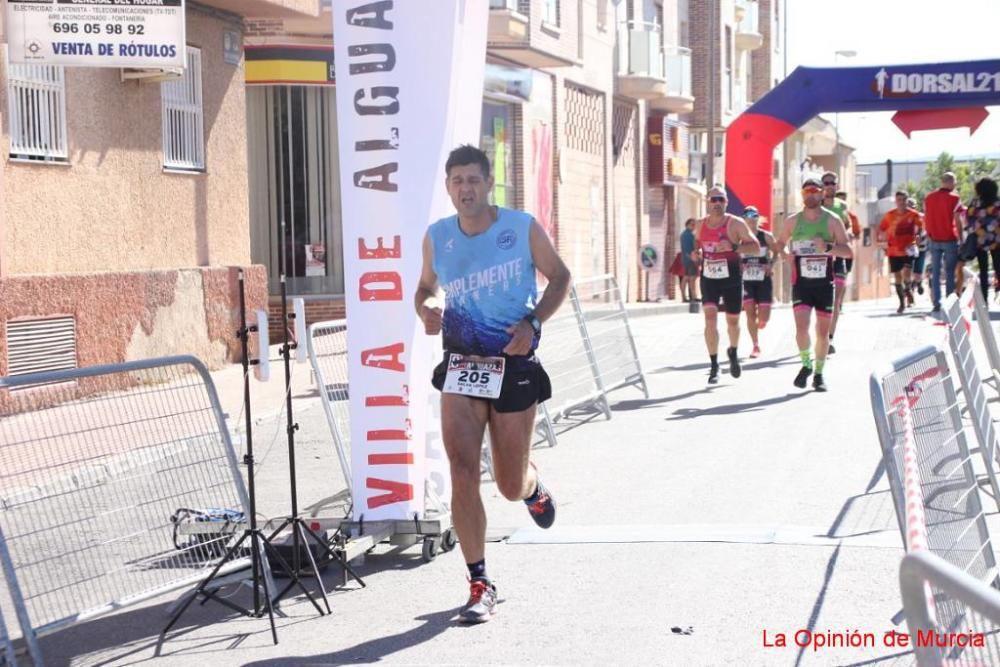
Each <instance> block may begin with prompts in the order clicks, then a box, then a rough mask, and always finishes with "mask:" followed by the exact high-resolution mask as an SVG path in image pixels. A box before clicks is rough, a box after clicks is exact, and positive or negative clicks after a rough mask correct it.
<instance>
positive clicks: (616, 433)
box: [43, 300, 944, 667]
mask: <svg viewBox="0 0 1000 667" xmlns="http://www.w3.org/2000/svg"><path fill="white" fill-rule="evenodd" d="M676 306H681V307H682V308H684V309H686V308H687V304H671V305H667V306H664V305H661V304H650V305H648V306H643V309H645V310H646V311H647V313H646V314H645V315H644V316H638V315H639V314H640V312H638V311H637V310H633V311H631V312H630V315H631V316H632V317H631V322H632V328H633V331H634V332H635V335H636V339H637V345H638V348H639V352H640V356H641V359H642V363H643V367H644V369H645V371H646V373H647V379H648V382H649V389H650V397H649V399H644V398H643V397H642V395H641V394H640V393H639V392H638V391H637V390H635V389H634V388H630V389H624V390H621V391H619V392H616V393H615V394H613V395H612V398H613V399H614V400H613V402H612V407H613V412H614V416H613V419H612V420H610V421H605V420H604V419H603V418H601V417H599V416H598V417H595V418H594V419H592V420H590V421H589V422H587V423H585V424H580V425H577V426H575V427H574V428H570V429H569V430H563V429H560V430H561V431H562V432H561V433H560V435H559V444H558V446H557V447H555V448H541V449H538V450H536V452H535V455H534V458H535V460H536V461H537V462H538V465H539V467H540V469H541V470H542V472H543V475H544V478H545V480H546V484H547V485H548V486H549V487H550V488H551V489H552V490H553V492H554V493H555V494H556V498H557V500H558V502H559V517H558V520H557V522H556V525H555V526H554V527H553V528H552V529H551V530H549V531H541V530H538V529H536V528H534V527H533V525H532V524H531V521H530V519H529V518H528V516H527V513H526V512H525V510H524V507H523V506H521V505H520V504H517V503H507V502H506V501H504V500H503V499H502V498H501V497H500V495H499V494H498V493H497V492H496V489H495V487H494V485H493V484H485V485H484V489H483V492H484V497H485V501H486V505H487V513H488V516H489V520H490V529H489V535H490V536H491V537H492V538H493V540H494V542H493V543H491V544H490V545H488V548H487V562H488V564H489V571H490V573H491V575H492V576H494V577H495V578H496V579H497V583H498V586H499V590H500V596H501V600H502V604H501V605H500V609H499V613H498V615H497V616H496V618H495V619H493V620H492V621H491V622H490V623H488V624H486V625H484V626H479V627H474V628H466V627H461V626H458V625H456V624H455V623H454V621H453V618H454V615H455V612H456V610H457V608H458V606H459V605H460V604H461V603H463V602H464V600H465V597H466V595H467V588H466V584H465V580H464V577H465V568H464V565H463V562H462V559H461V556H460V552H459V551H458V550H457V549H456V550H455V551H454V552H451V553H447V554H442V555H440V556H439V557H438V558H437V559H436V560H435V561H433V562H432V563H430V564H425V563H423V562H422V561H421V558H420V553H419V549H409V550H407V551H405V552H402V553H391V552H390V550H389V549H388V548H384V547H380V548H379V549H378V550H377V551H376V552H375V553H374V554H373V555H371V556H369V557H368V558H367V561H366V563H365V565H364V566H363V567H362V568H361V572H362V575H363V576H365V580H366V583H367V584H368V586H367V588H364V589H362V588H360V587H359V586H358V585H357V584H356V583H353V582H352V583H351V584H349V585H348V586H347V587H343V588H342V587H339V579H340V576H339V572H338V571H334V570H333V569H332V568H331V569H330V570H329V571H328V572H327V573H326V575H325V581H326V586H327V589H328V590H332V592H331V594H330V604H331V606H332V608H333V614H332V616H330V617H324V618H320V617H318V615H317V614H316V612H315V610H314V609H313V607H312V606H311V605H310V604H308V602H304V598H302V597H301V596H299V597H295V598H292V599H288V600H286V601H285V603H284V604H283V605H282V608H283V610H284V613H285V614H287V617H286V618H281V619H279V621H278V635H279V639H280V644H279V645H278V646H273V645H272V643H271V639H270V632H269V629H268V624H267V620H266V618H265V619H252V620H248V619H243V618H240V617H236V616H235V615H234V614H232V613H231V612H229V611H228V610H226V609H225V608H224V607H221V606H219V605H217V604H214V603H209V604H207V605H205V606H198V607H196V608H194V607H193V608H192V609H191V610H189V611H188V612H187V613H186V614H185V616H183V617H182V618H181V621H180V624H179V627H180V628H181V630H180V632H179V633H176V631H175V634H172V635H171V638H170V639H169V640H167V641H166V642H164V643H162V645H160V644H158V633H159V631H160V629H161V627H162V625H163V624H164V622H165V620H164V616H163V613H164V607H165V606H166V605H167V604H169V603H170V602H171V601H172V600H173V599H174V598H175V597H176V596H168V597H165V598H162V599H159V600H156V601H154V602H152V603H148V604H146V605H143V606H141V607H137V608H130V609H127V610H125V611H123V612H121V613H119V614H116V615H114V616H111V617H105V618H102V619H98V620H95V621H90V622H86V623H83V624H81V625H80V626H78V627H76V628H73V629H70V630H67V631H64V632H61V633H58V634H56V635H53V636H51V637H48V638H46V639H45V640H43V647H44V650H45V651H46V653H47V655H48V657H49V659H50V662H51V664H54V665H58V664H79V665H83V664H87V665H93V664H102V665H134V664H140V663H141V664H149V665H153V666H159V665H164V666H166V665H191V664H195V663H198V662H211V663H212V664H213V667H223V666H227V665H255V666H256V665H268V666H272V665H273V666H277V665H333V664H344V663H351V664H363V663H374V662H378V663H380V664H399V665H404V664H405V665H412V664H433V665H442V664H470V663H484V664H560V665H579V664H596V663H611V664H646V663H648V664H673V665H735V664H739V665H750V664H753V665H759V664H766V665H791V664H802V665H830V664H858V663H868V664H873V663H872V662H870V661H878V662H877V664H879V665H883V664H885V665H888V664H894V663H895V662H896V658H894V657H892V656H895V655H896V654H898V653H900V650H899V649H894V648H887V647H885V646H884V645H883V644H882V643H881V638H882V636H883V634H884V633H885V632H887V631H889V630H892V629H896V630H900V631H905V626H900V627H896V626H893V625H892V623H891V621H890V619H891V618H892V617H893V615H895V614H896V613H897V612H898V611H899V609H900V606H901V604H900V598H899V588H898V583H897V580H898V577H897V575H898V567H899V561H900V559H901V557H902V545H901V541H900V536H899V532H898V529H897V527H896V519H895V516H894V514H893V506H892V501H891V499H890V498H889V495H888V487H887V484H886V481H885V478H884V475H882V474H881V472H880V468H879V461H880V452H879V446H878V440H877V437H876V434H875V428H874V423H873V420H872V417H871V408H870V404H869V397H868V376H869V374H870V372H871V370H872V368H874V367H875V366H877V365H879V364H883V363H885V362H887V361H889V360H891V359H892V358H893V357H895V356H898V355H899V354H902V353H903V352H905V351H907V350H909V349H912V348H914V347H916V346H918V345H922V344H926V343H927V342H931V341H938V340H941V336H942V335H943V332H944V330H943V328H941V327H937V326H933V324H932V320H930V319H929V318H927V317H924V316H923V314H924V313H926V312H927V311H928V310H929V307H928V306H927V305H926V304H925V303H921V304H919V307H918V308H917V309H915V310H916V312H915V313H913V314H909V313H908V314H907V315H904V316H896V315H895V313H894V306H893V305H892V304H891V303H890V302H889V301H887V300H886V301H882V302H879V303H849V304H848V305H847V311H846V312H845V314H844V316H843V318H842V320H841V324H840V332H839V333H838V335H837V354H836V355H834V356H833V357H832V358H831V360H830V361H829V362H828V367H827V371H826V373H825V376H826V378H827V381H828V384H829V386H830V391H829V392H828V393H826V394H817V393H814V392H811V391H800V390H798V389H795V388H794V387H793V386H792V378H793V377H794V375H795V372H796V370H797V368H798V357H797V354H796V349H795V344H794V329H793V323H792V313H791V310H790V309H788V308H778V309H776V310H775V312H774V314H773V319H772V322H771V324H769V325H768V327H767V329H766V330H765V331H764V332H762V348H763V349H764V356H763V357H761V358H760V359H757V360H747V363H746V364H745V366H744V369H745V370H744V374H743V376H742V377H741V378H740V379H738V380H734V379H732V378H731V377H730V376H729V375H728V374H727V373H724V374H723V376H722V380H721V382H720V384H719V385H716V386H708V385H707V384H706V383H705V380H706V378H707V371H708V359H707V355H706V353H705V350H704V344H703V342H702V328H703V319H702V317H701V316H700V315H694V314H688V313H687V312H686V310H684V311H682V312H676V310H675V308H676ZM654 309H658V310H654ZM659 309H662V312H660V310H659ZM741 351H742V352H743V355H744V356H745V355H746V354H747V353H748V352H749V340H748V338H747V337H746V335H745V333H744V337H743V341H742V344H741ZM723 368H724V369H725V363H723ZM309 375H310V374H309V369H308V365H298V366H295V367H294V378H293V397H294V403H293V407H294V411H295V418H296V421H297V422H298V423H299V424H300V426H301V430H300V431H299V432H298V434H297V441H296V442H297V445H298V446H297V454H298V456H297V460H298V462H299V477H300V480H299V482H300V483H299V490H300V506H302V507H305V508H311V507H314V506H316V505H317V504H319V503H322V502H324V500H325V499H327V496H329V495H330V494H332V493H334V492H335V491H336V490H337V489H339V488H340V486H339V485H340V484H342V482H341V480H340V479H339V477H340V473H339V470H338V469H337V466H336V463H335V459H334V456H333V453H332V447H331V446H330V444H329V435H328V431H327V427H326V423H325V421H324V417H323V412H322V409H321V407H320V406H319V403H318V400H319V399H318V396H317V395H316V393H315V391H314V389H313V388H312V386H311V384H310V378H309ZM214 377H215V379H216V383H217V386H218V388H219V392H220V395H221V397H222V401H223V405H224V406H225V408H226V409H227V410H228V411H229V414H230V417H231V419H232V420H236V418H237V416H238V415H239V413H240V401H241V395H240V391H241V370H240V369H239V368H238V367H233V368H230V369H226V370H224V371H221V372H219V373H216V374H214ZM282 380H283V368H282V365H281V364H280V362H273V363H272V380H271V382H270V383H268V384H260V383H257V382H254V383H253V384H252V388H251V389H252V392H253V401H254V417H255V420H256V421H257V422H258V423H257V425H256V426H255V432H254V443H255V450H256V451H257V452H258V454H257V458H258V461H260V460H262V459H263V466H262V469H261V471H260V474H259V475H258V477H257V480H258V494H259V497H260V512H261V513H262V514H264V515H267V516H279V515H280V514H281V513H282V512H287V497H288V496H287V472H286V467H285V466H286V454H285V437H284V416H283V415H282V414H281V412H280V411H281V409H282V403H283V399H284V390H283V386H282V384H283V382H282ZM240 423H241V424H242V421H240ZM238 451H240V452H242V449H241V448H240V447H238ZM307 511H308V509H307ZM241 595H242V596H243V597H244V598H247V597H248V596H247V594H246V593H245V592H244V593H241ZM800 629H807V630H810V631H813V632H816V633H826V632H831V633H835V634H836V633H847V632H852V631H855V630H857V631H859V632H861V633H866V632H871V633H874V635H875V636H876V637H877V638H878V639H879V643H878V644H877V646H876V648H837V649H831V648H820V649H819V650H814V649H813V648H804V649H800V648H799V647H797V646H795V643H794V640H793V635H794V633H795V632H796V631H797V630H800ZM765 633H766V637H767V639H766V640H765ZM778 633H785V635H786V636H787V644H788V646H787V647H784V648H782V647H777V646H772V647H768V646H766V645H765V644H766V643H771V644H774V643H775V642H776V637H777V634H778ZM883 658H885V660H882V659H883ZM909 662H912V657H905V658H900V661H899V664H908V663H909Z"/></svg>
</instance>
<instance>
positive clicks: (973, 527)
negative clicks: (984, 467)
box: [870, 346, 997, 585]
mask: <svg viewBox="0 0 1000 667" xmlns="http://www.w3.org/2000/svg"><path fill="white" fill-rule="evenodd" d="M870 388H871V400H872V412H873V415H874V417H875V425H876V429H877V431H878V436H879V444H880V445H881V448H882V462H883V465H884V467H885V471H886V476H887V478H888V480H889V487H890V490H891V492H892V498H893V503H894V504H895V507H896V518H897V521H898V522H899V530H900V534H901V536H902V538H903V545H904V546H905V545H906V544H907V543H908V542H907V528H906V502H907V499H906V493H905V488H904V472H903V471H904V460H903V442H904V436H905V433H906V431H905V429H904V425H903V423H902V418H901V417H900V414H899V409H898V405H899V402H901V401H908V404H909V407H910V418H911V423H912V432H913V440H914V446H915V450H916V464H917V468H918V469H919V471H920V481H921V485H920V486H921V495H922V498H923V501H922V504H923V511H924V515H925V517H926V524H927V546H928V548H929V550H930V551H931V552H932V553H935V554H937V555H939V556H941V557H942V558H944V559H945V560H947V561H948V562H950V563H952V564H953V565H955V566H956V567H958V568H959V569H962V570H963V571H965V572H968V573H969V574H970V575H971V576H973V577H975V578H976V579H978V580H979V581H984V582H987V583H988V584H991V585H992V584H993V583H994V582H995V581H996V578H997V569H996V560H995V557H994V554H993V547H992V544H991V542H990V536H989V530H988V528H987V525H986V516H985V513H984V512H983V508H982V505H981V503H980V500H979V494H978V484H977V480H976V476H975V471H974V470H973V466H972V459H971V454H970V453H969V448H968V445H967V443H966V440H965V430H964V427H963V425H962V418H961V412H960V409H959V404H958V398H957V396H956V392H955V388H954V386H953V384H952V380H951V376H950V374H949V370H948V363H947V359H946V356H945V352H944V350H942V349H941V348H939V347H937V346H928V347H924V348H921V349H919V350H916V351H915V352H912V353H910V354H908V355H905V356H903V357H901V358H899V359H897V360H895V361H893V362H892V363H891V364H890V365H888V366H887V367H886V368H883V369H880V370H876V371H875V372H874V373H872V376H871V382H870Z"/></svg>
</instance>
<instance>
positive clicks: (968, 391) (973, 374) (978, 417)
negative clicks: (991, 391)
mask: <svg viewBox="0 0 1000 667" xmlns="http://www.w3.org/2000/svg"><path fill="white" fill-rule="evenodd" d="M979 293H980V292H979V287H978V285H977V284H976V283H975V282H970V283H969V284H968V285H967V286H966V288H965V290H964V291H963V294H962V301H965V302H966V303H970V305H971V302H972V301H974V300H975V299H974V295H975V294H979ZM943 307H944V314H945V319H946V320H947V324H948V344H949V345H950V346H951V354H952V357H953V358H954V359H955V370H956V372H957V373H958V378H959V381H960V382H961V385H962V393H963V394H964V395H965V404H966V406H967V407H968V409H969V416H970V418H971V420H972V429H973V431H974V432H975V434H976V440H977V441H978V443H979V451H980V453H981V454H982V458H983V465H984V467H985V468H986V475H987V477H988V478H989V481H990V487H991V488H992V489H993V497H994V498H995V499H996V503H997V508H998V509H1000V483H998V481H997V474H996V466H995V463H998V462H1000V443H998V442H997V433H996V429H995V428H994V426H993V417H992V415H991V414H990V408H989V405H988V404H987V401H986V392H985V391H984V390H983V381H982V378H981V377H980V376H979V369H978V368H977V367H976V355H975V353H974V352H973V349H972V322H971V320H970V319H969V318H968V317H966V315H965V314H964V313H963V312H962V302H960V301H959V299H958V297H957V296H956V295H954V294H951V295H949V296H948V298H947V299H945V302H944V306H943Z"/></svg>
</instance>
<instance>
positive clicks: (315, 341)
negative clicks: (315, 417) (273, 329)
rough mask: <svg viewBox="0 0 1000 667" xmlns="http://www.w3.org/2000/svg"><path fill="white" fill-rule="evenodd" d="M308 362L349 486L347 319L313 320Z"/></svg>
mask: <svg viewBox="0 0 1000 667" xmlns="http://www.w3.org/2000/svg"><path fill="white" fill-rule="evenodd" d="M306 340H307V341H308V351H309V362H310V364H311V365H312V369H313V375H314V376H315V378H316V385H317V387H319V394H320V403H322V404H323V411H324V412H325V413H326V422H327V424H328V425H329V427H330V435H331V436H333V446H334V449H335V450H336V451H337V459H338V460H339V461H340V471H341V473H342V474H343V475H344V484H345V488H346V489H347V491H348V492H349V493H352V492H353V489H352V488H351V485H352V481H351V413H350V400H349V399H350V396H349V393H348V383H347V320H330V321H327V322H316V323H315V324H313V325H311V326H310V327H309V335H308V336H307V337H306Z"/></svg>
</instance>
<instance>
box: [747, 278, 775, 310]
mask: <svg viewBox="0 0 1000 667" xmlns="http://www.w3.org/2000/svg"><path fill="white" fill-rule="evenodd" d="M773 298H774V283H772V282H771V276H765V277H764V279H763V280H744V281H743V300H744V301H752V302H754V303H756V304H757V305H759V306H770V305H771V301H772V300H773Z"/></svg>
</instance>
